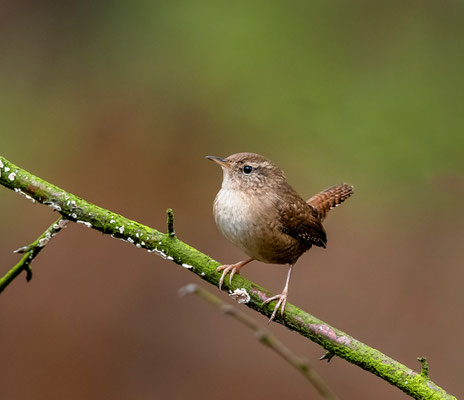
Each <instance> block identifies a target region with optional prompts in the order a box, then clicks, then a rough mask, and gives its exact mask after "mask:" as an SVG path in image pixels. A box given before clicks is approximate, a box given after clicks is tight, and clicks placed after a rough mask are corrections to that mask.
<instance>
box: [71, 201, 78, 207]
mask: <svg viewBox="0 0 464 400" xmlns="http://www.w3.org/2000/svg"><path fill="white" fill-rule="evenodd" d="M71 207H72V208H76V207H77V205H76V202H75V201H74V200H73V201H71Z"/></svg>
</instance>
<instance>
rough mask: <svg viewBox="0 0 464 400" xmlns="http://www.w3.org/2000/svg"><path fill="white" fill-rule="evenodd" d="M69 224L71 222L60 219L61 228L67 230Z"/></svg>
mask: <svg viewBox="0 0 464 400" xmlns="http://www.w3.org/2000/svg"><path fill="white" fill-rule="evenodd" d="M68 222H69V220H67V219H60V221H59V222H58V225H59V226H60V228H65V227H66V225H68Z"/></svg>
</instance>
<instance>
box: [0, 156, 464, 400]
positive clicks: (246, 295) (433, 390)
mask: <svg viewBox="0 0 464 400" xmlns="http://www.w3.org/2000/svg"><path fill="white" fill-rule="evenodd" d="M0 184H2V185H3V186H5V187H7V188H9V189H12V190H15V191H17V192H20V193H22V194H24V195H25V196H26V197H27V196H29V197H30V198H32V199H35V200H36V201H38V202H39V203H42V204H46V205H48V206H49V207H51V208H53V209H54V210H56V211H58V212H59V213H60V214H61V215H62V216H63V217H64V218H66V219H69V220H71V221H74V222H77V223H81V224H84V225H85V226H87V227H89V228H93V229H96V230H98V231H100V232H103V233H105V234H109V235H111V236H112V237H116V238H119V239H122V240H125V241H127V242H129V243H132V244H134V245H135V246H137V247H139V248H140V247H141V248H144V249H146V250H147V251H149V252H154V253H156V254H158V255H160V256H161V257H163V258H165V259H168V260H171V261H174V262H175V263H177V264H179V265H181V266H183V267H184V268H187V269H189V270H190V271H192V272H193V273H195V274H196V275H198V276H199V277H200V278H201V279H203V280H205V281H207V282H209V283H211V284H213V285H215V286H217V285H218V283H219V278H220V275H221V274H219V273H217V272H216V268H217V267H218V266H220V265H221V264H219V263H218V262H217V261H215V260H213V259H211V258H210V257H208V256H207V255H206V254H203V253H201V252H200V251H198V250H196V249H194V248H193V247H191V246H189V245H188V244H186V243H184V242H182V241H181V240H179V239H178V238H177V237H176V236H173V235H171V234H169V233H167V234H163V233H161V232H158V231H157V230H155V229H153V228H149V227H148V226H145V225H142V224H140V223H138V222H135V221H131V220H130V219H128V218H125V217H123V216H121V215H119V214H116V213H113V212H111V211H109V210H105V209H103V208H101V207H98V206H96V205H94V204H92V203H89V202H87V201H85V200H83V199H81V198H80V197H77V196H75V195H73V194H71V193H68V192H66V191H65V190H63V189H60V188H58V187H57V186H55V185H52V184H50V183H48V182H46V181H44V180H43V179H40V178H38V177H36V176H34V175H32V174H30V173H29V172H27V171H25V170H23V169H21V168H19V167H18V166H16V165H14V164H12V163H11V162H9V161H8V160H6V159H5V158H3V157H1V156H0ZM223 290H225V291H227V292H229V293H232V294H235V296H236V297H237V296H238V294H239V293H240V296H239V300H240V301H241V302H243V303H244V304H246V305H247V306H248V307H250V308H252V309H254V310H256V311H258V312H260V313H261V314H263V315H265V316H267V317H268V318H269V317H270V316H271V314H272V311H273V308H274V306H275V302H271V304H263V301H265V300H266V299H267V298H268V297H270V296H271V293H270V292H269V291H268V290H267V289H264V288H262V287H261V286H259V285H257V284H255V283H253V282H251V281H249V280H248V279H245V278H243V277H242V276H240V275H235V276H234V278H233V280H232V283H229V282H228V280H226V282H224V284H223ZM237 291H239V292H237ZM276 322H278V323H280V324H282V325H285V326H286V327H288V328H289V329H291V330H293V331H295V332H298V333H299V334H301V335H303V336H305V337H307V338H308V339H310V340H312V341H313V342H315V343H317V344H319V345H321V346H322V347H323V348H324V349H326V350H327V351H328V352H330V353H333V354H335V355H337V356H338V357H340V358H343V359H345V360H347V361H348V362H350V363H353V364H355V365H358V366H359V367H361V368H363V369H364V370H366V371H369V372H371V373H373V374H375V375H377V376H379V377H380V378H382V379H384V380H385V381H387V382H389V383H391V384H392V385H394V386H396V387H398V388H399V389H401V390H402V391H403V392H405V393H406V394H408V395H410V396H411V397H413V398H415V399H421V398H427V399H455V397H454V396H452V395H450V394H448V393H446V391H445V390H443V389H442V388H440V387H438V386H437V385H436V384H435V383H433V382H432V381H431V380H430V379H429V377H428V376H425V374H420V373H417V372H415V371H413V370H412V369H410V368H408V367H406V366H404V365H402V364H401V363H399V362H397V361H395V360H393V359H392V358H390V357H388V356H386V355H385V354H383V353H381V352H380V351H378V350H376V349H373V348H372V347H369V346H367V345H366V344H364V343H362V342H360V341H358V340H356V339H355V338H353V337H351V336H349V335H347V334H346V333H345V332H342V331H340V330H338V329H336V328H334V327H332V326H330V325H328V324H327V323H325V322H323V321H321V320H320V319H318V318H316V317H314V316H312V315H310V314H308V313H306V312H305V311H303V310H301V309H299V308H297V307H296V306H294V305H292V304H289V303H287V305H286V308H285V313H284V315H283V316H282V317H281V316H280V315H279V316H278V317H277V318H276Z"/></svg>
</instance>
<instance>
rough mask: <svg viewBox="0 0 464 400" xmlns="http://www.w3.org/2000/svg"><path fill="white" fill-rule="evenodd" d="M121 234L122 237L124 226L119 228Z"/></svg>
mask: <svg viewBox="0 0 464 400" xmlns="http://www.w3.org/2000/svg"><path fill="white" fill-rule="evenodd" d="M119 233H120V234H121V235H122V234H123V233H124V225H123V226H121V227H120V228H119Z"/></svg>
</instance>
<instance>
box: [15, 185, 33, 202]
mask: <svg viewBox="0 0 464 400" xmlns="http://www.w3.org/2000/svg"><path fill="white" fill-rule="evenodd" d="M15 192H16V193H19V194H21V195H23V196H24V197H25V198H26V199H28V200H30V201H32V202H33V203H35V199H33V198H32V197H31V196H29V195H28V194H26V193H24V192H23V191H22V190H21V189H18V188H15Z"/></svg>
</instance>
